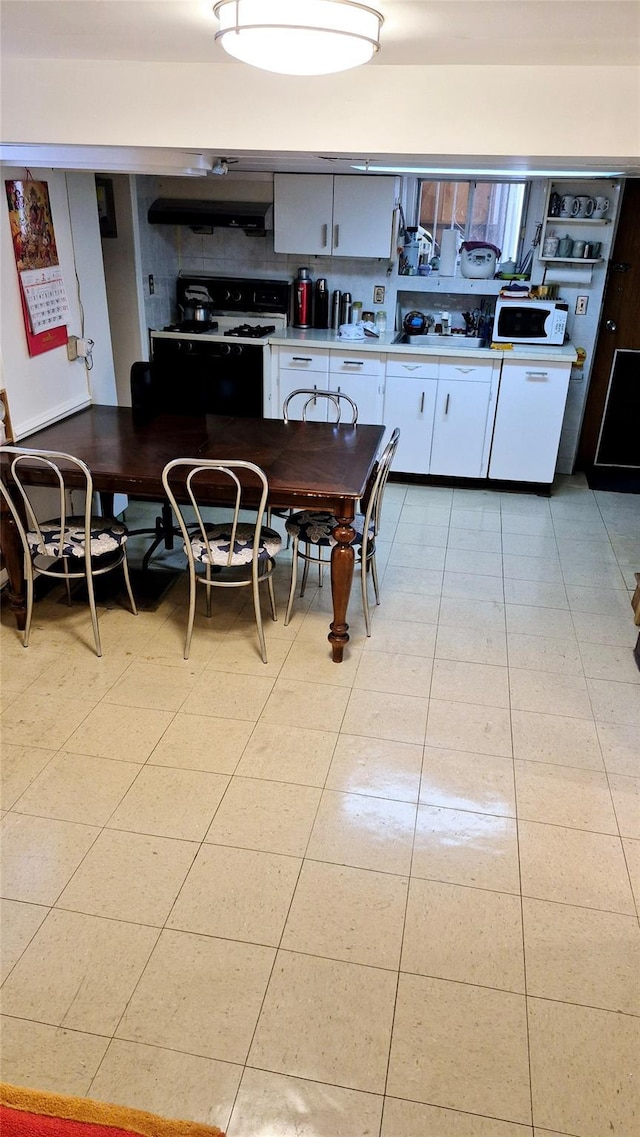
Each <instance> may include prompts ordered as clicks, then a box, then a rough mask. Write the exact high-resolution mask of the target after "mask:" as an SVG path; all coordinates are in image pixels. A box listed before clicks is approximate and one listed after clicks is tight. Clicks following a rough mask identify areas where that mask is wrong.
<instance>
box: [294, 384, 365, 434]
mask: <svg viewBox="0 0 640 1137" xmlns="http://www.w3.org/2000/svg"><path fill="white" fill-rule="evenodd" d="M300 395H306V396H307V398H306V400H305V402H304V404H303V406H302V410H301V416H300V417H301V418H302V421H303V422H306V421H307V414H308V411H309V408H310V407H311V406H314V407H315V405H316V403H317V401H318V399H321V400H322V399H324V400H326V402H327V403H329V404H330V408H331V409H333V410H334V411H335V415H336V417H335V420H334V421H335V422H340V421H341V419H342V409H343V406H344V407H345V408H348V410H349V412H350V416H351V421H350V425H351V426H355V425H356V423H357V421H358V408H357V406H356V404H355V403H354V401H353V399H352V398H351V396H350V395H346V394H345V393H344V392H343V391H318V389H317V388H316V387H298V388H297V390H295V391H291V393H290V394H289V395H287V397H286V399H285V401H284V403H283V406H282V417H283V419H284V421H285V422H289V419H290V417H291V415H290V406H291V403H292V402H293V400H294V399H297V398H298V396H300ZM330 408H329V407H328V408H327V410H329V409H330Z"/></svg>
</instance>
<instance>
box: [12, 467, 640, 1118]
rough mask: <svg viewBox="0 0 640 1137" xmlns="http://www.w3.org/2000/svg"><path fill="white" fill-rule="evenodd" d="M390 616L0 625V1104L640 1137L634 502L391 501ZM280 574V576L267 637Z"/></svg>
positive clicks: (83, 616)
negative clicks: (35, 1090)
mask: <svg viewBox="0 0 640 1137" xmlns="http://www.w3.org/2000/svg"><path fill="white" fill-rule="evenodd" d="M379 563H380V568H381V574H382V588H383V601H382V606H381V607H380V608H379V609H377V610H376V612H375V615H374V624H373V635H372V637H371V639H370V640H367V639H366V637H365V636H364V635H363V621H362V617H361V609H360V601H359V597H358V595H357V593H356V591H355V590H354V597H353V603H352V614H351V621H352V632H353V636H352V641H351V645H350V647H349V649H348V651H347V653H346V658H345V662H344V663H343V664H342V666H336V665H334V664H333V663H332V662H331V661H330V658H329V653H328V649H327V644H326V632H327V623H328V611H329V607H328V604H329V597H328V589H327V588H325V589H323V590H322V591H319V590H318V589H317V587H316V585H315V584H314V585H313V586H312V587H311V588H310V591H309V594H308V596H307V597H306V598H305V599H304V600H303V601H299V602H298V603H297V605H296V610H295V616H294V618H293V620H292V623H291V625H290V627H289V628H285V627H284V626H283V623H282V615H281V618H280V621H279V622H278V623H277V624H270V623H268V625H267V638H268V646H269V664H268V665H267V666H264V665H263V664H262V663H261V661H260V659H259V657H258V655H257V648H256V638H255V629H254V624H253V621H252V616H251V610H250V608H248V607H247V598H246V596H245V595H244V594H243V595H240V596H235V597H232V598H229V597H228V595H225V597H224V602H223V603H221V604H220V605H219V606H218V607H217V608H216V611H215V615H214V617H213V618H212V620H211V621H210V622H208V621H207V620H206V619H205V618H204V617H203V616H199V617H198V620H197V625H196V630H195V634H194V641H193V648H192V655H191V659H190V660H189V661H188V662H185V661H184V660H183V659H182V643H183V633H184V623H185V616H186V611H185V597H186V591H185V587H184V583H183V582H179V583H178V584H177V585H176V586H175V587H174V588H173V589H172V590H171V591H170V592H169V593H168V595H167V597H166V598H165V600H164V601H163V602H162V604H161V606H160V607H159V608H158V610H157V611H154V612H142V613H141V614H140V615H139V616H138V618H137V619H134V617H133V616H131V615H130V614H129V613H128V612H126V611H124V610H121V609H120V610H119V609H105V610H103V611H102V613H101V628H102V638H103V644H104V649H105V654H104V657H103V658H102V659H101V660H97V659H96V657H95V655H94V654H93V652H92V649H91V635H90V626H89V621H88V613H87V610H86V608H84V607H83V606H82V605H79V606H74V608H72V609H71V610H69V609H68V608H66V607H65V606H64V605H61V604H59V603H57V602H55V597H51V598H49V599H47V600H43V601H41V602H40V604H39V605H38V610H37V613H36V618H35V627H34V630H33V633H32V641H31V646H30V647H29V649H28V651H24V649H23V648H22V647H21V645H20V643H19V641H18V639H17V636H16V633H15V630H14V628H13V626H12V622H11V619H10V618H9V617H8V616H7V615H6V614H5V616H4V621H3V626H2V675H3V685H2V699H3V704H2V705H3V715H2V723H3V739H4V745H5V758H4V769H3V780H2V803H1V804H2V810H3V811H6V812H5V813H4V816H3V819H2V833H3V870H2V896H3V899H2V912H1V916H2V976H3V978H4V989H3V1012H4V1018H3V1031H2V1076H3V1078H4V1079H5V1080H8V1081H10V1082H16V1083H23V1084H29V1085H34V1086H39V1087H40V1088H45V1089H51V1090H59V1091H61V1092H67V1093H75V1094H80V1095H87V1096H92V1097H96V1098H100V1099H105V1100H111V1101H117V1102H123V1103H126V1104H129V1105H133V1106H137V1107H140V1108H143V1109H148V1110H153V1111H156V1112H160V1113H164V1114H168V1115H172V1116H184V1117H188V1118H193V1119H196V1120H200V1121H203V1122H211V1123H216V1124H218V1125H219V1126H220V1127H221V1128H223V1129H224V1130H226V1131H227V1133H228V1135H229V1137H294V1135H295V1137H365V1135H366V1137H527V1135H528V1137H543V1134H546V1135H547V1137H553V1135H554V1134H555V1135H559V1134H567V1135H571V1137H611V1135H612V1134H617V1135H619V1137H637V1135H638V1134H639V1133H640V1107H639V1106H638V1102H637V1098H636V1097H635V1096H634V1095H637V1083H638V1070H639V1069H640V1042H639V1036H638V1026H639V1024H640V1019H639V1016H640V983H639V974H640V970H639V962H640V932H639V929H638V921H637V911H638V905H640V810H639V809H638V796H637V795H638V787H639V784H640V781H639V779H640V672H639V671H638V670H637V668H636V666H635V664H634V662H633V658H632V655H631V647H632V645H633V643H634V641H635V637H636V634H637V632H636V629H634V626H633V621H632V613H631V608H630V604H629V591H630V589H631V588H632V587H633V584H634V580H633V570H634V569H638V568H639V567H640V498H638V497H634V496H630V495H623V494H613V493H595V494H594V493H592V492H591V491H590V490H589V489H588V488H586V486H585V485H584V483H583V482H582V480H581V479H580V478H571V479H560V480H559V482H558V484H557V486H556V488H555V491H554V494H553V496H552V497H551V498H550V499H548V498H544V497H537V496H534V495H527V494H501V493H497V492H492V491H483V490H462V489H455V490H451V489H436V488H425V487H416V486H405V485H399V484H392V485H390V486H389V487H388V491H387V497H386V501H385V515H384V541H383V542H382V543H381V546H380V554H379ZM287 575H288V567H287V560H286V556H283V558H282V565H281V567H280V569H279V578H278V587H277V591H278V596H279V600H280V612H281V614H282V612H283V610H284V603H283V601H284V597H285V594H286V590H287Z"/></svg>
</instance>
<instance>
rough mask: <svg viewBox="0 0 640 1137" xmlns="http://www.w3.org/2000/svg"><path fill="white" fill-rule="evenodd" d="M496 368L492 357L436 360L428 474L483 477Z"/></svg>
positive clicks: (486, 457) (497, 372)
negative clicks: (435, 387)
mask: <svg viewBox="0 0 640 1137" xmlns="http://www.w3.org/2000/svg"><path fill="white" fill-rule="evenodd" d="M499 371H500V365H499V364H498V363H496V361H495V359H463V358H455V357H454V358H441V359H440V363H439V367H438V395H437V399H436V410H435V419H434V424H433V440H432V443H431V463H430V466H429V473H430V474H439V475H442V476H448V477H453V478H483V477H486V473H487V466H488V462H489V446H490V443H491V427H492V426H493V413H494V411H495V397H496V392H497V386H498V376H499Z"/></svg>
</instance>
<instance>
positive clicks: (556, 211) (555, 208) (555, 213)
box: [549, 190, 562, 217]
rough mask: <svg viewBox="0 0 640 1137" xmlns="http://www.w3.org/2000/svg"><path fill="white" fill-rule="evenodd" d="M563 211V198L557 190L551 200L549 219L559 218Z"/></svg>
mask: <svg viewBox="0 0 640 1137" xmlns="http://www.w3.org/2000/svg"><path fill="white" fill-rule="evenodd" d="M561 209H562V198H561V197H560V194H559V193H556V192H555V190H554V192H553V193H552V194H551V196H550V198H549V217H559V216H560V210H561Z"/></svg>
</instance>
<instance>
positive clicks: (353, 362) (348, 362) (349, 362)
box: [342, 359, 364, 367]
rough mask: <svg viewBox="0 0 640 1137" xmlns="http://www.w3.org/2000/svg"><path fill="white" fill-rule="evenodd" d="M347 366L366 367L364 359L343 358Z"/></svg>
mask: <svg viewBox="0 0 640 1137" xmlns="http://www.w3.org/2000/svg"><path fill="white" fill-rule="evenodd" d="M342 362H343V364H344V366H345V367H364V359H343V360H342Z"/></svg>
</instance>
